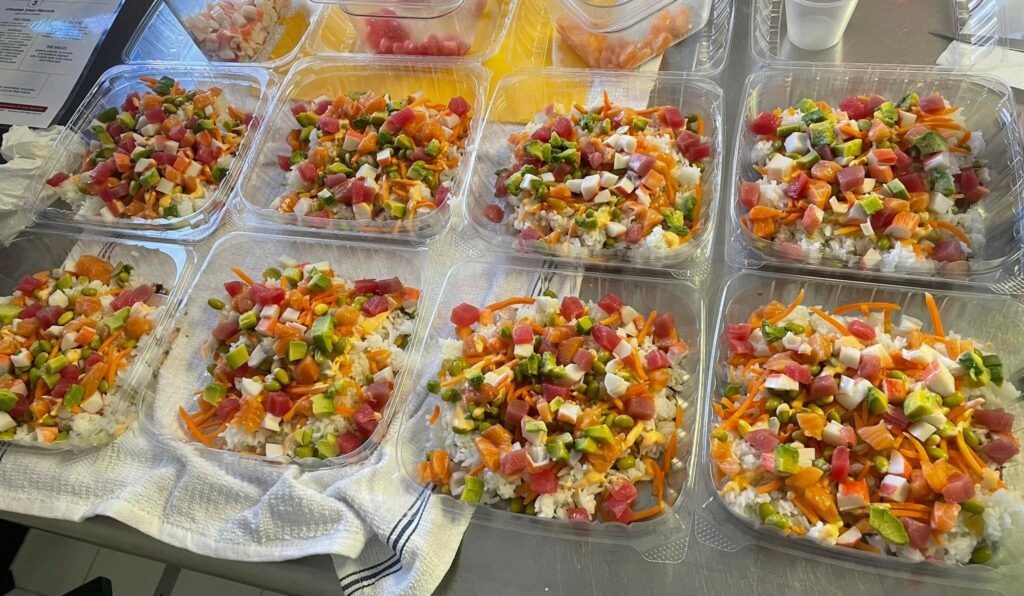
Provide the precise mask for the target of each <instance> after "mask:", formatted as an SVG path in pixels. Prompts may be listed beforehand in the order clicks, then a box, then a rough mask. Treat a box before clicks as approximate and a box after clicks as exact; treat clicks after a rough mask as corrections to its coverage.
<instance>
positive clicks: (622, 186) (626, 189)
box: [612, 176, 636, 197]
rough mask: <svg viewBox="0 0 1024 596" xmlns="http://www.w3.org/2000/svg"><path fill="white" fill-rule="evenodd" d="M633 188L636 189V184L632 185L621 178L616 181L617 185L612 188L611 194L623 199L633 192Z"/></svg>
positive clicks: (630, 181) (626, 179)
mask: <svg viewBox="0 0 1024 596" xmlns="http://www.w3.org/2000/svg"><path fill="white" fill-rule="evenodd" d="M635 188H636V184H633V181H632V180H630V179H629V178H627V177H626V176H623V177H622V178H621V179H620V180H619V181H618V183H617V184H615V185H614V186H612V192H614V193H615V194H617V195H619V196H623V197H624V196H626V195H628V194H629V193H631V192H633V190H634V189H635Z"/></svg>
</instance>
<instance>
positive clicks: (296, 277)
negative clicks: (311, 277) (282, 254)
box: [281, 267, 302, 284]
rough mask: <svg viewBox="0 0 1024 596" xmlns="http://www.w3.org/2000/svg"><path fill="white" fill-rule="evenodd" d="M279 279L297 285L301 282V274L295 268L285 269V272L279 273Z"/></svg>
mask: <svg viewBox="0 0 1024 596" xmlns="http://www.w3.org/2000/svg"><path fill="white" fill-rule="evenodd" d="M281 277H283V278H285V279H286V280H288V281H290V282H292V283H293V284H297V283H299V282H300V281H302V272H301V271H299V270H298V268H297V267H286V268H285V270H284V271H283V272H282V273H281Z"/></svg>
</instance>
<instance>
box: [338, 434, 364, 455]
mask: <svg viewBox="0 0 1024 596" xmlns="http://www.w3.org/2000/svg"><path fill="white" fill-rule="evenodd" d="M365 442H366V439H364V438H363V437H362V436H360V435H359V434H358V433H354V432H352V431H349V432H346V433H342V434H340V435H338V452H339V453H352V452H353V451H355V450H356V449H359V447H361V446H362V444H363V443H365Z"/></svg>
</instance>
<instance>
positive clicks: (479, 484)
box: [459, 476, 484, 503]
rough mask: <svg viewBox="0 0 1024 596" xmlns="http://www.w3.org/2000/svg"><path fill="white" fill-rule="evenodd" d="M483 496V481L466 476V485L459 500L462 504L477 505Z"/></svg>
mask: <svg viewBox="0 0 1024 596" xmlns="http://www.w3.org/2000/svg"><path fill="white" fill-rule="evenodd" d="M483 496H484V481H483V480H481V479H480V478H477V477H476V476H466V485H465V486H464V487H463V488H462V495H460V496H459V500H460V501H462V502H464V503H479V502H480V499H481V498H482V497H483Z"/></svg>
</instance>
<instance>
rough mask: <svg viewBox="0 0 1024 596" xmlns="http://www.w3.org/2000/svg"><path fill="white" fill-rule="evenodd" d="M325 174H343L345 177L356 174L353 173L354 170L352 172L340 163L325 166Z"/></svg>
mask: <svg viewBox="0 0 1024 596" xmlns="http://www.w3.org/2000/svg"><path fill="white" fill-rule="evenodd" d="M327 173H328V174H345V175H346V176H351V175H352V174H355V173H356V172H355V170H353V169H352V168H350V167H348V166H346V165H345V164H343V163H341V162H340V161H336V162H334V163H332V164H331V165H329V166H327Z"/></svg>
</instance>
